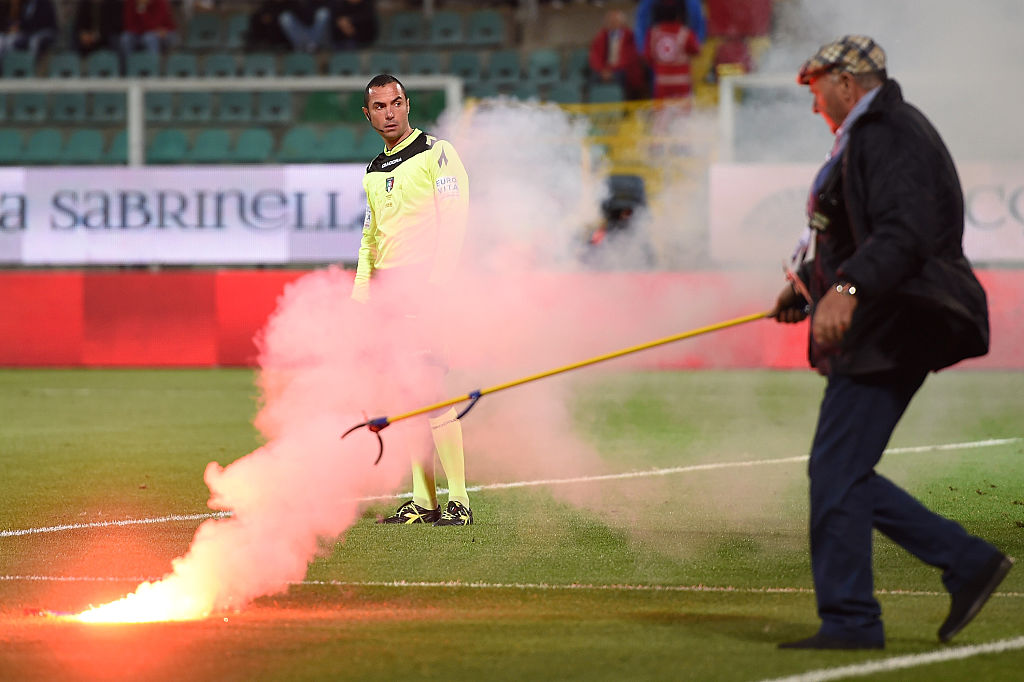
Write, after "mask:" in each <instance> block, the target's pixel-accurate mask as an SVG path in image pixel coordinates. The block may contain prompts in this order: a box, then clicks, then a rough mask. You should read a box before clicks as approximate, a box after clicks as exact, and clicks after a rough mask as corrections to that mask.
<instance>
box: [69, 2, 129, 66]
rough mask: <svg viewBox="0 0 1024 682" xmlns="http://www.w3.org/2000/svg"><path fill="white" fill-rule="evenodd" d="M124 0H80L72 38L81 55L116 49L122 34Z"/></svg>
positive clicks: (76, 10) (76, 9)
mask: <svg viewBox="0 0 1024 682" xmlns="http://www.w3.org/2000/svg"><path fill="white" fill-rule="evenodd" d="M123 17H124V0H79V1H78V6H77V7H76V8H75V27H74V32H73V33H72V36H71V39H72V42H73V43H74V46H75V49H76V50H78V53H79V54H81V55H83V56H84V55H87V54H89V53H91V52H93V51H95V50H115V49H117V45H118V39H119V38H118V37H119V36H120V34H121V21H122V19H123Z"/></svg>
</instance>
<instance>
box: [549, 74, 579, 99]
mask: <svg viewBox="0 0 1024 682" xmlns="http://www.w3.org/2000/svg"><path fill="white" fill-rule="evenodd" d="M547 99H548V101H549V102H556V103H558V104H579V103H581V102H583V81H579V80H571V81H562V82H561V83H555V84H554V85H552V86H551V88H550V89H549V90H548V97H547Z"/></svg>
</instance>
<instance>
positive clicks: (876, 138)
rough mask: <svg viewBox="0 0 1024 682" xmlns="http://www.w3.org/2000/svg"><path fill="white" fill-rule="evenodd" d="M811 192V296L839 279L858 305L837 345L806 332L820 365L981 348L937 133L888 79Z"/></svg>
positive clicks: (901, 367)
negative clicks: (817, 217)
mask: <svg viewBox="0 0 1024 682" xmlns="http://www.w3.org/2000/svg"><path fill="white" fill-rule="evenodd" d="M881 87H882V89H881V91H880V92H879V93H878V94H877V95H876V96H875V99H874V101H872V102H871V105H870V106H869V107H868V110H867V111H866V112H865V113H864V115H863V116H861V117H860V118H859V119H858V120H857V121H856V122H855V123H854V124H853V128H852V129H851V130H850V138H849V141H848V144H847V146H846V149H845V150H844V152H843V158H842V159H841V160H840V162H839V163H837V164H836V165H835V168H834V169H833V172H832V174H831V176H830V177H829V178H827V179H826V181H825V182H824V183H823V185H822V188H821V190H820V191H819V193H818V194H817V196H816V197H815V199H816V210H817V211H819V212H820V213H821V214H822V216H823V218H824V220H823V221H816V222H818V223H819V225H818V227H817V228H816V229H817V232H816V240H815V258H814V260H813V261H812V262H811V263H809V264H807V265H806V266H805V267H804V269H803V270H802V272H803V275H804V277H805V281H807V282H808V284H809V288H810V289H811V295H812V297H813V298H814V300H815V302H817V301H818V300H819V299H820V298H821V297H822V296H823V295H824V294H825V292H826V290H827V288H828V287H830V286H832V285H834V284H835V283H836V282H839V281H846V282H851V283H854V284H856V286H857V297H858V305H857V308H856V310H855V311H854V315H853V319H852V321H851V324H850V329H849V330H848V331H847V333H846V335H845V336H844V338H843V342H842V344H841V347H840V348H825V347H821V346H819V345H818V344H817V343H816V342H815V341H814V339H813V337H812V338H811V342H810V358H811V364H812V365H813V366H814V367H816V368H817V369H818V370H819V371H820V372H822V373H823V374H828V373H832V372H835V373H838V374H849V375H864V374H872V373H883V372H893V371H918V370H938V369H942V368H943V367H948V366H949V365H952V364H954V363H956V362H959V361H960V360H963V359H964V358H969V357H975V356H978V355H984V354H985V353H987V352H988V342H989V328H988V305H987V302H986V297H985V291H984V289H982V287H981V285H980V284H979V283H978V280H977V279H976V278H975V276H974V273H973V272H972V270H971V266H970V264H969V263H968V262H967V259H966V258H965V257H964V253H963V231H964V200H963V191H962V189H961V187H960V179H959V177H958V176H957V172H956V168H955V166H954V165H953V160H952V158H951V157H950V155H949V151H948V150H947V149H946V146H945V144H944V143H943V142H942V138H941V137H939V134H938V132H937V131H936V130H935V128H934V127H933V126H932V125H931V123H929V121H928V120H927V119H926V118H925V117H924V115H923V114H922V113H921V112H920V111H918V110H917V109H916V108H914V107H913V106H911V105H910V104H908V103H906V102H905V101H904V100H903V94H902V92H901V90H900V87H899V85H898V84H897V83H896V81H894V80H888V81H886V83H885V84H884V85H882V86H881Z"/></svg>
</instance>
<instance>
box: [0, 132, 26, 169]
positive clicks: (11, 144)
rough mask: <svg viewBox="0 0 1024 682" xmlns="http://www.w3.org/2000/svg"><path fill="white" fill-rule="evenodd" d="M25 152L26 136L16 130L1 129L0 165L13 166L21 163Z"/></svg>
mask: <svg viewBox="0 0 1024 682" xmlns="http://www.w3.org/2000/svg"><path fill="white" fill-rule="evenodd" d="M24 151H25V136H24V135H23V134H22V132H21V131H20V130H17V129H14V128H0V164H2V165H5V166H12V165H17V164H20V163H21V159H22V154H23V153H24Z"/></svg>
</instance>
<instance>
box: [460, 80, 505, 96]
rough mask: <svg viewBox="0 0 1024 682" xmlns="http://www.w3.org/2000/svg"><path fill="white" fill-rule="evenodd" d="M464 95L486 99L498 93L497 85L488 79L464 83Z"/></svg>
mask: <svg viewBox="0 0 1024 682" xmlns="http://www.w3.org/2000/svg"><path fill="white" fill-rule="evenodd" d="M466 95H467V96H468V97H473V98H474V99H488V98H491V97H497V96H498V95H499V92H498V86H497V85H495V84H494V83H491V82H490V81H477V82H476V83H466Z"/></svg>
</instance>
